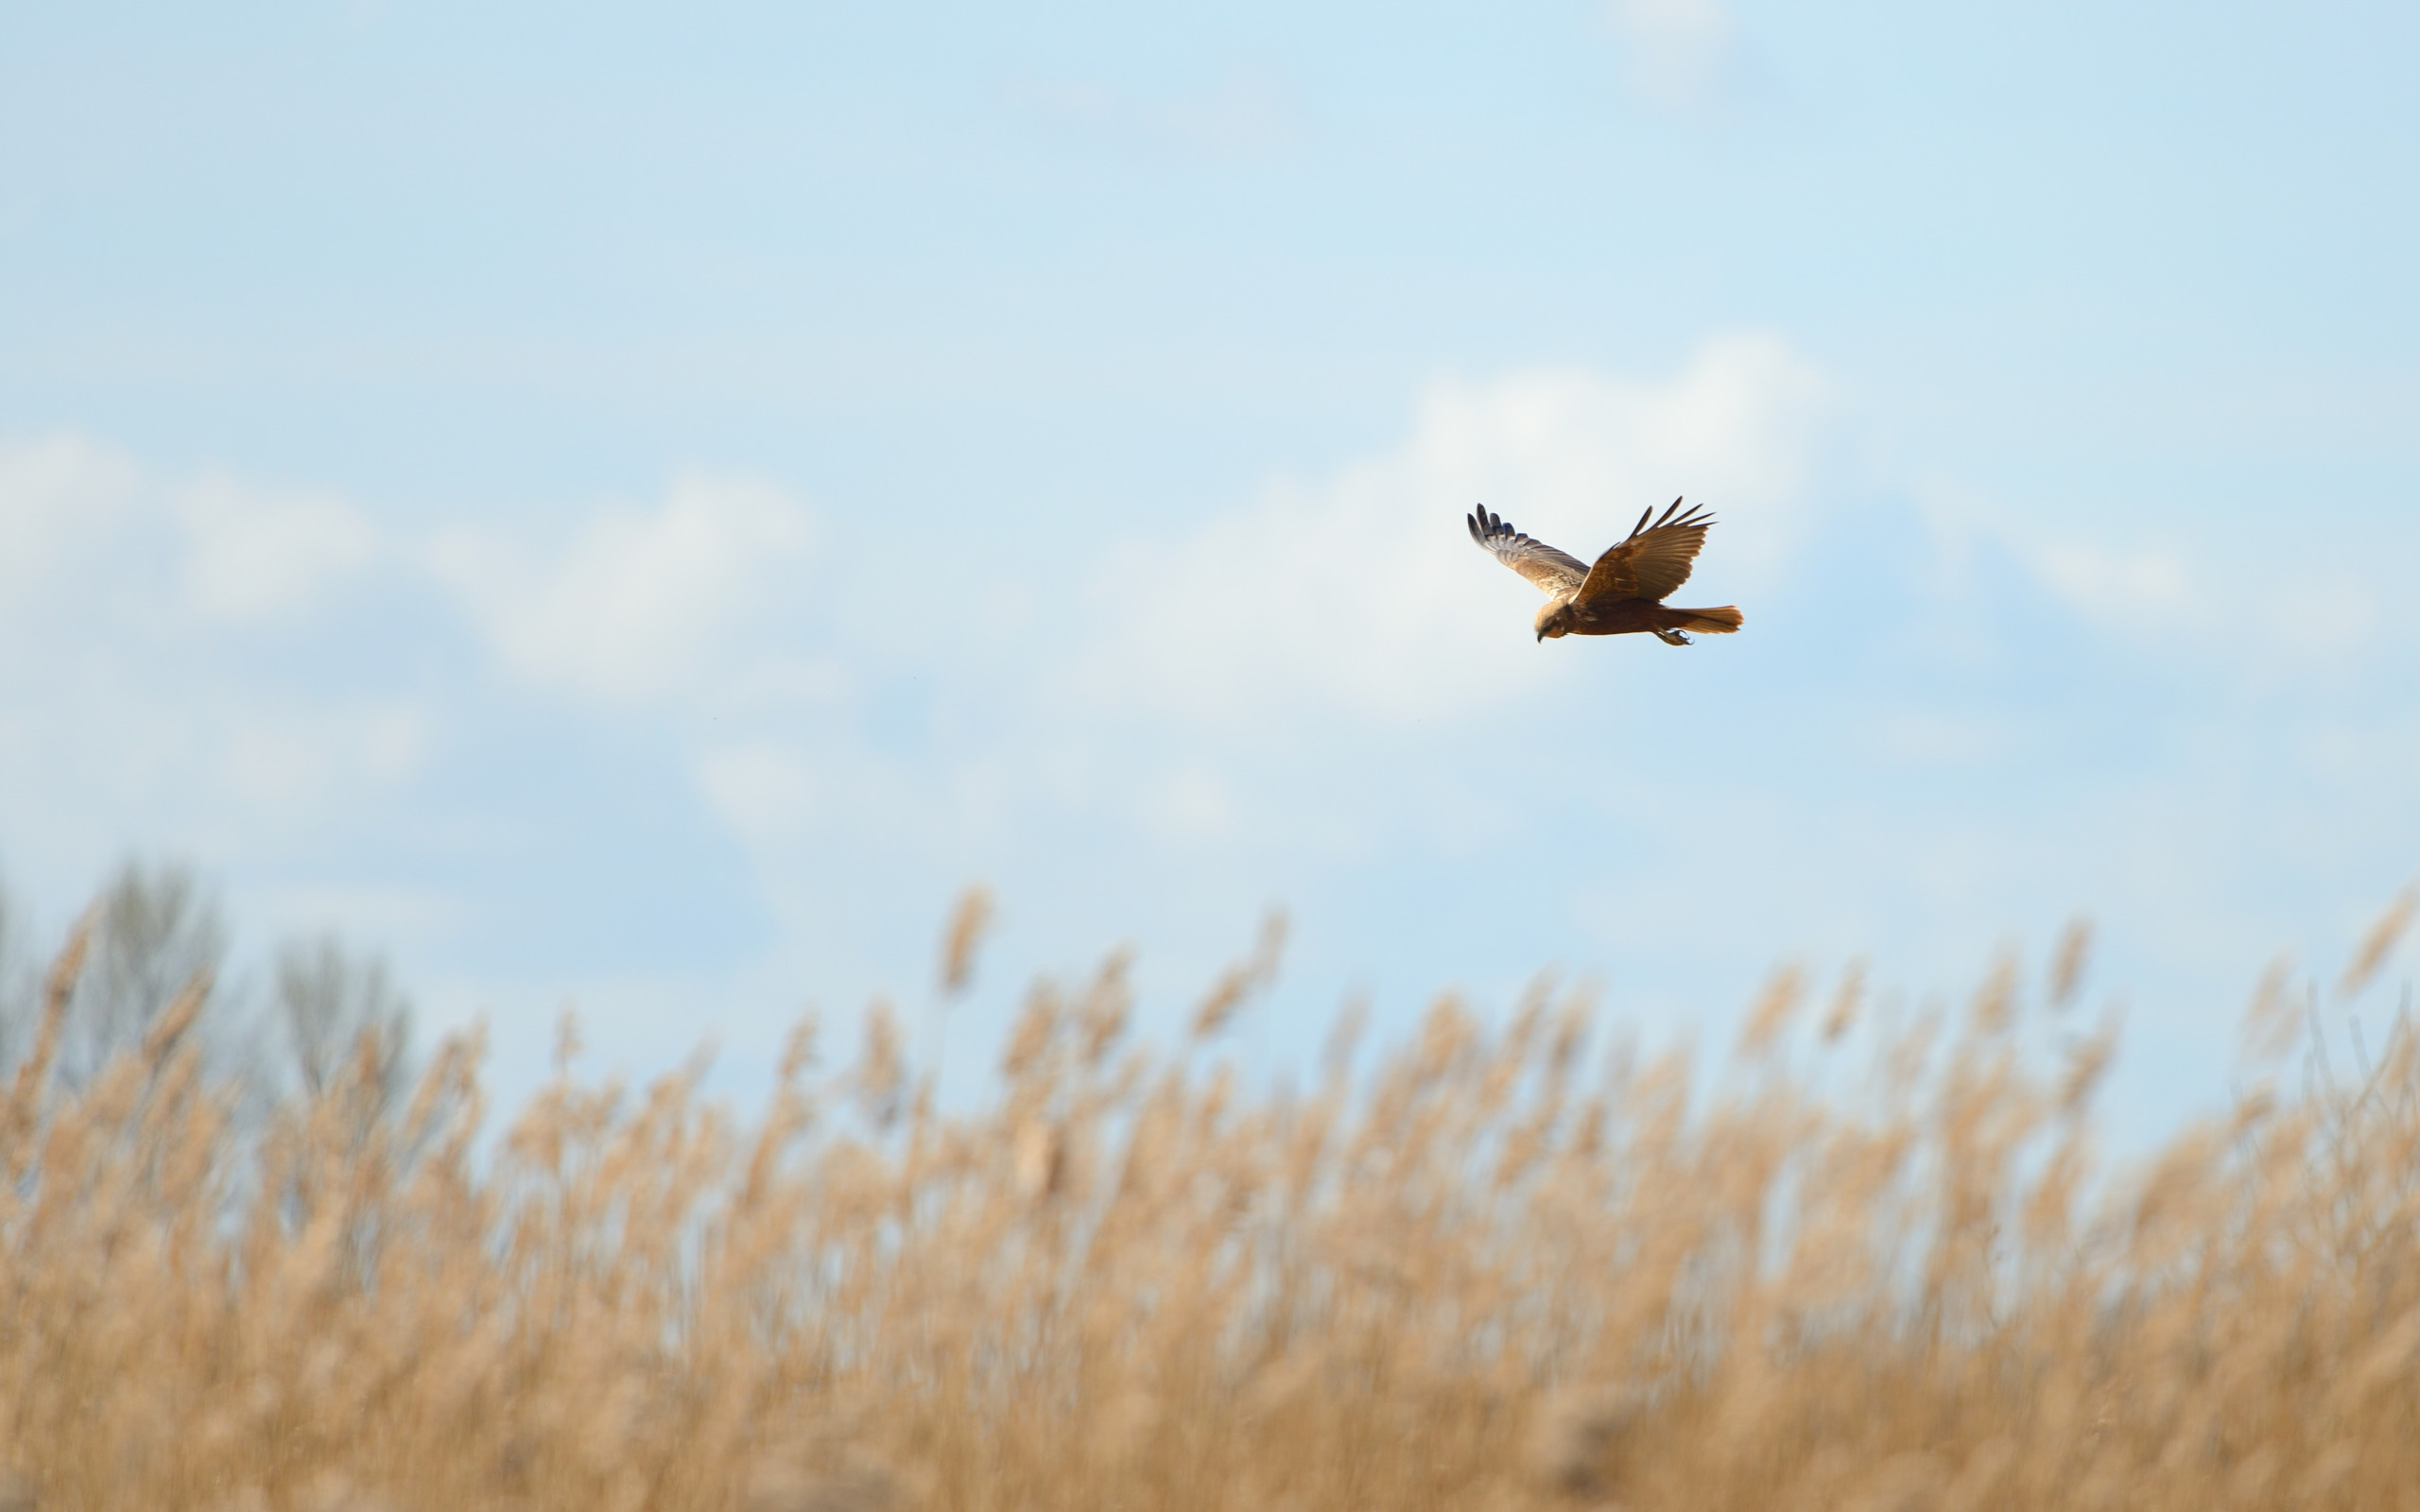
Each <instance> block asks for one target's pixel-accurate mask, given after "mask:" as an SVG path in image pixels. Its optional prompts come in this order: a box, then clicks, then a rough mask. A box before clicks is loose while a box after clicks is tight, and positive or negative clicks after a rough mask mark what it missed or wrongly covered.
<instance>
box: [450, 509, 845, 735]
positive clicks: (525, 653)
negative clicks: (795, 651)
mask: <svg viewBox="0 0 2420 1512" xmlns="http://www.w3.org/2000/svg"><path fill="white" fill-rule="evenodd" d="M811 538H812V529H811V526H810V523H809V521H808V517H807V514H806V511H805V509H804V507H802V506H801V505H800V504H799V503H798V502H797V501H796V500H794V499H793V498H791V497H790V495H788V494H787V493H786V492H784V491H783V490H780V489H778V488H775V487H773V486H771V485H769V484H766V483H761V482H756V481H752V480H749V479H744V478H729V477H706V476H697V475H692V476H686V477H683V478H679V479H676V480H675V482H674V483H673V485H672V488H671V490H670V493H669V495H668V497H667V498H666V501H665V503H664V506H663V507H661V508H659V509H656V510H654V511H651V512H646V513H642V512H638V511H634V510H630V509H614V510H609V511H606V512H604V513H600V514H598V515H596V517H594V518H592V519H591V520H590V521H589V522H588V523H587V524H586V525H585V526H584V527H583V528H582V529H581V530H580V532H579V536H578V538H577V539H576V540H575V541H573V542H572V543H571V546H570V548H569V549H568V550H567V551H565V552H564V553H563V555H562V557H561V558H559V559H557V560H556V561H554V562H552V563H551V564H547V565H544V566H539V567H535V568H532V567H529V566H528V565H527V564H526V562H524V561H522V560H519V559H516V558H515V557H514V556H513V555H512V554H511V553H510V551H508V550H507V549H506V548H505V547H504V546H503V545H502V544H501V543H500V542H499V541H497V540H496V539H495V538H494V537H493V535H489V534H485V533H471V532H457V533H455V534H453V535H451V536H449V537H447V538H446V539H445V540H444V541H442V542H441V545H440V547H439V550H438V554H437V560H438V564H439V568H440V571H441V572H442V573H443V574H444V575H445V576H448V577H449V578H451V579H452V580H453V581H454V582H455V583H456V584H457V586H458V587H459V588H460V589H461V590H462V591H463V593H465V595H466V596H467V598H468V599H469V601H470V604H471V606H472V608H473V610H474V611H475V614H476V615H477V617H478V618H479V620H480V621H481V623H482V624H483V625H484V626H485V627H487V629H488V631H489V633H490V635H491V636H492V637H493V640H494V643H495V644H496V647H497V649H498V650H499V651H500V652H501V653H502V655H503V656H504V658H505V660H506V662H508V663H509V664H510V666H511V667H512V668H513V669H514V670H516V671H517V672H519V673H520V674H521V675H522V676H524V677H526V678H528V679H531V680H532V681H537V682H542V683H547V684H551V685H554V686H557V687H562V688H566V689H569V690H571V691H573V692H576V693H579V694H582V695H586V696H592V697H596V698H599V699H602V700H606V701H609V702H625V703H627V702H637V701H643V700H646V699H648V698H653V697H658V696H664V695H666V694H669V693H672V692H674V691H676V690H678V689H680V688H682V687H683V686H686V685H688V684H689V683H690V682H691V681H692V680H693V679H696V678H698V677H700V676H701V675H705V674H708V673H711V672H714V671H716V670H717V666H716V663H717V662H718V661H721V660H723V659H725V658H726V657H727V656H728V655H729V654H731V653H733V652H734V651H735V649H736V647H735V644H734V641H735V632H736V631H737V630H739V629H740V628H741V627H744V626H746V625H747V624H748V623H749V622H750V621H751V620H752V619H753V618H755V617H757V616H758V615H760V614H761V613H762V612H763V611H764V610H767V609H768V608H769V607H770V606H771V605H773V604H775V603H776V602H778V601H779V600H780V598H781V597H782V596H783V595H784V593H785V592H786V591H787V592H788V593H796V592H797V589H796V585H795V583H791V584H787V585H786V584H785V581H784V577H785V575H786V574H792V573H794V571H795V569H796V567H797V564H798V563H799V561H800V559H801V558H802V557H803V556H804V552H805V550H806V548H807V545H808V543H809V541H810V540H811Z"/></svg>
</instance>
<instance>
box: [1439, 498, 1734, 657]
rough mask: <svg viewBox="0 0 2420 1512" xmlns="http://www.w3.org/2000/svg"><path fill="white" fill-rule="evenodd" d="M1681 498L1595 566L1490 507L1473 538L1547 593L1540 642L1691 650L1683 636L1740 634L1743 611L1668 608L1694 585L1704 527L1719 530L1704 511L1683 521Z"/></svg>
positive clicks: (1482, 511)
mask: <svg viewBox="0 0 2420 1512" xmlns="http://www.w3.org/2000/svg"><path fill="white" fill-rule="evenodd" d="M1680 508H1681V501H1680V500H1678V499H1675V500H1673V501H1672V503H1671V507H1668V508H1667V509H1666V510H1665V511H1664V514H1663V517H1662V518H1661V519H1658V520H1656V521H1655V523H1654V524H1648V520H1649V519H1650V517H1651V516H1653V515H1654V513H1655V511H1654V510H1652V509H1650V510H1648V511H1647V513H1645V514H1642V515H1640V516H1639V517H1638V524H1635V525H1634V526H1632V527H1631V532H1630V534H1629V535H1628V536H1626V537H1624V538H1623V539H1622V540H1621V541H1616V543H1615V544H1613V545H1612V546H1609V547H1607V548H1606V550H1605V554H1604V555H1603V556H1601V557H1599V558H1597V564H1596V565H1595V566H1593V567H1591V566H1587V565H1585V564H1583V563H1582V561H1581V560H1580V558H1577V557H1572V556H1567V555H1565V554H1564V553H1563V552H1560V551H1557V550H1555V549H1554V548H1553V547H1552V546H1549V545H1547V543H1546V542H1545V541H1536V540H1533V539H1531V538H1530V537H1528V536H1525V535H1523V534H1522V533H1521V532H1520V531H1518V530H1515V529H1513V527H1512V526H1511V525H1509V524H1505V523H1504V520H1503V518H1502V517H1501V516H1499V515H1493V514H1490V513H1488V511H1487V509H1486V508H1485V507H1480V508H1479V509H1478V511H1477V512H1475V513H1474V514H1472V515H1471V516H1470V519H1469V522H1468V523H1469V524H1470V530H1471V539H1472V540H1473V541H1478V543H1479V544H1480V545H1482V546H1484V547H1486V548H1487V549H1488V550H1489V551H1490V552H1492V553H1494V554H1495V558H1496V559H1497V560H1499V561H1501V562H1503V563H1504V565H1505V566H1507V567H1510V568H1512V569H1513V571H1514V572H1516V573H1519V574H1520V575H1521V576H1524V577H1526V578H1528V579H1529V580H1530V581H1531V582H1533V583H1535V584H1537V585H1538V587H1539V588H1541V589H1543V590H1545V592H1546V593H1547V597H1548V600H1549V602H1548V603H1547V606H1546V607H1545V608H1544V609H1542V610H1538V617H1537V621H1536V626H1535V627H1536V629H1537V632H1538V639H1539V640H1541V641H1545V640H1550V639H1554V638H1556V637H1560V636H1564V635H1634V634H1639V633H1645V634H1648V635H1652V636H1654V637H1655V638H1656V639H1657V640H1659V641H1662V642H1664V643H1665V644H1668V645H1686V644H1689V638H1688V637H1687V636H1685V635H1684V634H1682V633H1681V632H1682V631H1684V630H1696V631H1698V632H1700V633H1701V634H1705V635H1728V634H1730V633H1731V632H1732V631H1734V630H1736V629H1737V628H1738V627H1739V623H1740V616H1739V611H1738V610H1736V609H1734V608H1732V607H1731V606H1730V605H1728V604H1725V605H1723V606H1722V607H1721V608H1720V609H1668V608H1667V607H1666V606H1665V603H1664V600H1665V598H1666V597H1667V596H1668V595H1669V594H1670V593H1671V592H1672V590H1674V589H1676V588H1678V587H1680V586H1681V585H1682V584H1683V583H1685V582H1686V581H1688V576H1689V566H1690V563H1692V562H1693V561H1695V560H1696V559H1697V554H1698V550H1699V548H1700V547H1702V546H1703V545H1704V544H1705V532H1706V527H1707V526H1708V525H1711V524H1714V519H1713V517H1712V516H1711V515H1708V514H1706V513H1705V512H1704V511H1703V510H1702V509H1693V510H1691V511H1690V512H1688V513H1687V514H1681V513H1680Z"/></svg>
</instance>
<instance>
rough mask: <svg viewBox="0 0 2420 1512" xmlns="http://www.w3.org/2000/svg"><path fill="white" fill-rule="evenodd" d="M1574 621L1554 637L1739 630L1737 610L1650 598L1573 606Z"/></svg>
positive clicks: (1571, 619)
mask: <svg viewBox="0 0 2420 1512" xmlns="http://www.w3.org/2000/svg"><path fill="white" fill-rule="evenodd" d="M1569 608H1570V610H1571V617H1570V618H1569V619H1568V620H1567V621H1565V622H1564V623H1563V624H1562V625H1560V626H1558V627H1555V628H1553V629H1549V630H1547V634H1548V635H1550V636H1552V635H1653V634H1657V633H1658V632H1661V631H1664V630H1704V631H1707V632H1709V633H1711V634H1715V635H1727V634H1729V633H1730V632H1731V631H1733V630H1736V629H1737V628H1738V627H1739V623H1738V622H1739V611H1738V610H1736V609H1731V608H1727V607H1726V608H1723V609H1672V608H1669V607H1668V606H1666V605H1663V604H1658V603H1656V602H1655V601H1654V600H1653V599H1651V598H1616V599H1614V600H1612V601H1610V602H1608V601H1605V600H1601V599H1600V600H1599V601H1598V602H1596V603H1593V604H1578V603H1575V604H1572V605H1570V606H1569Z"/></svg>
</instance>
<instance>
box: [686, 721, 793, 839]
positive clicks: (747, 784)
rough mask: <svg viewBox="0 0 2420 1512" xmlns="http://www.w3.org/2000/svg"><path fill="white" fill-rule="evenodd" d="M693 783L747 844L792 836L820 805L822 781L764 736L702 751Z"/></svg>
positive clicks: (785, 749) (790, 754)
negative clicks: (735, 744) (695, 783)
mask: <svg viewBox="0 0 2420 1512" xmlns="http://www.w3.org/2000/svg"><path fill="white" fill-rule="evenodd" d="M698 785H699V786H700V788H701V789H703V790H704V792H705V795H706V800H707V801H708V802H709V803H711V804H712V805H713V806H714V809H715V813H716V814H717V816H720V817H721V819H722V821H723V823H724V824H725V825H727V826H728V827H729V828H730V830H731V832H732V833H734V834H736V835H738V836H740V837H741V838H742V839H744V840H747V841H749V842H751V843H752V844H759V845H761V844H764V843H767V842H770V841H792V840H797V839H799V838H801V837H803V836H804V834H805V833H807V832H808V831H809V829H810V828H811V827H812V826H813V824H814V822H815V820H816V818H817V817H818V816H820V814H821V809H822V803H821V799H822V796H823V794H822V784H821V782H818V781H817V780H816V776H815V773H814V772H813V771H812V770H811V769H810V768H809V767H808V765H807V764H806V763H805V762H804V761H803V760H801V759H800V758H799V757H798V756H797V755H796V754H794V753H793V752H792V751H790V750H788V749H787V748H785V747H781V746H778V745H774V744H772V743H770V742H766V741H757V742H751V743H748V744H744V745H738V746H728V747H719V748H717V749H714V750H709V751H707V752H706V753H705V754H704V755H703V756H701V757H700V759H699V762H698Z"/></svg>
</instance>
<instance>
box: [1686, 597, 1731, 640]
mask: <svg viewBox="0 0 2420 1512" xmlns="http://www.w3.org/2000/svg"><path fill="white" fill-rule="evenodd" d="M1680 612H1681V613H1683V614H1685V615H1687V616H1688V618H1687V619H1685V620H1683V621H1682V622H1681V623H1680V624H1678V625H1676V626H1674V627H1673V628H1674V629H1676V630H1697V631H1699V632H1701V633H1703V634H1706V635H1729V634H1730V633H1731V632H1732V631H1734V630H1736V629H1737V628H1738V627H1739V611H1738V610H1736V609H1733V608H1732V607H1731V606H1730V605H1728V604H1725V605H1723V606H1722V607H1721V608H1720V609H1685V610H1681V611H1680Z"/></svg>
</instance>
